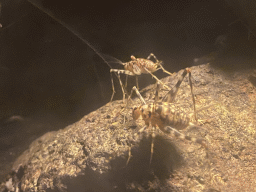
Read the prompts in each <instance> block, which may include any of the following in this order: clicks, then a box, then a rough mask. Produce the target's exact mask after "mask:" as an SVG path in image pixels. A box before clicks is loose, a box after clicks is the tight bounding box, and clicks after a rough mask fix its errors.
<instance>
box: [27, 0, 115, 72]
mask: <svg viewBox="0 0 256 192" xmlns="http://www.w3.org/2000/svg"><path fill="white" fill-rule="evenodd" d="M27 1H28V2H29V3H31V4H32V5H33V6H35V7H37V8H38V9H40V10H41V11H42V12H44V13H46V14H47V15H48V16H50V17H51V18H52V19H54V20H55V21H57V22H58V23H60V24H61V25H62V26H63V27H65V28H66V29H67V30H69V31H70V32H72V33H73V34H74V35H75V36H76V37H78V38H79V39H80V40H81V41H83V42H84V43H85V44H87V45H88V46H89V47H90V48H91V49H92V50H93V51H94V52H95V53H96V54H97V55H98V56H99V57H100V58H101V59H102V60H103V61H104V62H105V63H106V64H107V65H108V66H109V68H111V69H112V67H111V65H110V64H109V63H108V62H107V61H106V59H105V58H104V57H103V56H102V55H101V54H100V53H99V52H98V51H97V50H96V49H95V48H94V47H93V46H92V45H91V44H90V43H89V42H88V41H86V40H85V39H84V38H83V37H82V35H81V34H79V33H78V32H77V31H76V30H75V29H73V28H72V27H71V26H69V25H68V24H67V23H65V22H63V21H62V20H60V19H58V18H56V17H55V16H54V14H53V13H52V12H51V11H50V10H49V9H46V8H43V6H42V5H40V2H37V4H35V3H34V2H33V1H32V0H27Z"/></svg>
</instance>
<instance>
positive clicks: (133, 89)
mask: <svg viewBox="0 0 256 192" xmlns="http://www.w3.org/2000/svg"><path fill="white" fill-rule="evenodd" d="M133 91H135V93H136V94H137V96H138V97H139V98H140V100H141V102H142V103H143V104H144V105H146V104H147V103H146V101H145V100H144V99H143V97H142V96H141V94H140V92H139V90H138V89H137V88H136V87H135V86H134V87H133V88H132V91H131V94H130V96H129V97H128V101H129V100H130V99H131V96H132V94H133ZM128 101H127V102H128Z"/></svg>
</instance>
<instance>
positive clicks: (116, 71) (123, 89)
mask: <svg viewBox="0 0 256 192" xmlns="http://www.w3.org/2000/svg"><path fill="white" fill-rule="evenodd" d="M113 72H115V73H117V77H118V80H119V83H120V86H121V89H122V92H123V102H125V94H126V91H125V88H124V85H123V83H122V81H121V78H120V73H123V74H126V75H131V76H134V74H133V73H131V72H129V71H126V70H119V69H110V74H111V83H112V90H113V93H112V96H111V100H110V102H111V101H112V99H113V97H114V94H115V87H114V81H113V76H112V73H113Z"/></svg>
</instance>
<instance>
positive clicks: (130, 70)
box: [110, 53, 172, 101]
mask: <svg viewBox="0 0 256 192" xmlns="http://www.w3.org/2000/svg"><path fill="white" fill-rule="evenodd" d="M151 57H153V58H154V59H155V62H153V61H151V60H150V59H151ZM131 59H132V60H131V61H129V62H126V63H122V62H121V64H122V65H123V66H124V69H110V74H111V82H112V89H113V93H112V96H111V100H110V101H112V99H113V97H114V94H115V87H114V82H113V77H112V72H115V73H117V77H118V79H119V83H120V86H121V89H122V92H123V101H125V94H126V93H125V90H124V86H123V83H122V81H121V78H120V73H123V74H126V83H125V87H127V78H128V75H130V76H136V86H137V89H139V84H138V75H141V74H142V73H144V74H150V75H151V76H152V77H153V78H155V79H156V80H157V82H160V83H161V84H162V85H163V86H164V87H165V88H167V89H168V90H169V87H168V86H166V85H165V84H164V83H163V82H162V81H160V80H159V79H158V78H157V77H156V76H155V75H153V73H154V72H156V71H157V70H159V69H162V70H163V72H165V73H167V74H168V75H172V73H170V72H169V71H167V70H165V69H164V68H163V66H162V62H161V61H159V60H158V59H157V58H156V56H155V55H154V54H153V53H151V54H150V55H149V56H148V57H147V59H144V58H136V57H134V56H133V55H132V56H131Z"/></svg>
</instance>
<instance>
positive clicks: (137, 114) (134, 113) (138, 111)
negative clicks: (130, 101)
mask: <svg viewBox="0 0 256 192" xmlns="http://www.w3.org/2000/svg"><path fill="white" fill-rule="evenodd" d="M141 114H142V112H141V106H136V107H133V108H132V118H133V120H135V121H136V120H137V119H138V118H139V117H140V116H141Z"/></svg>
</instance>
